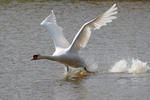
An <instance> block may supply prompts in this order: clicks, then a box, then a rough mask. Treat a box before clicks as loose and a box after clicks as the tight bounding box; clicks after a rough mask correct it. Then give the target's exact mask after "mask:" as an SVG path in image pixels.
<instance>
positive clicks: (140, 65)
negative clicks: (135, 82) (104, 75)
mask: <svg viewBox="0 0 150 100" xmlns="http://www.w3.org/2000/svg"><path fill="white" fill-rule="evenodd" d="M148 71H150V67H149V66H148V65H147V62H143V61H141V60H138V59H134V58H133V59H132V61H131V60H130V61H127V60H120V61H118V62H116V63H115V64H114V66H112V68H111V69H110V70H109V72H113V73H116V72H119V73H120V72H123V73H134V74H139V73H146V72H148Z"/></svg>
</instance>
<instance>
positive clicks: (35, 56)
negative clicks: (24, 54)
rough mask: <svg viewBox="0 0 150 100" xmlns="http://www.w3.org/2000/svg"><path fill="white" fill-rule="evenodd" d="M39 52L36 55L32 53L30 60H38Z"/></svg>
mask: <svg viewBox="0 0 150 100" xmlns="http://www.w3.org/2000/svg"><path fill="white" fill-rule="evenodd" d="M39 57H40V54H38V55H33V58H32V59H31V60H39Z"/></svg>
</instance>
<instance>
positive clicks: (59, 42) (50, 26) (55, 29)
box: [41, 11, 69, 49]
mask: <svg viewBox="0 0 150 100" xmlns="http://www.w3.org/2000/svg"><path fill="white" fill-rule="evenodd" d="M41 25H42V26H44V27H45V28H46V29H47V30H48V31H49V32H50V36H51V38H52V39H53V41H54V45H55V49H57V48H67V47H68V46H69V42H68V41H67V40H66V38H65V37H64V35H63V30H62V28H61V27H60V26H58V25H57V23H56V17H55V15H54V12H53V11H52V13H51V14H50V15H49V16H48V17H46V18H45V19H44V20H43V21H42V23H41Z"/></svg>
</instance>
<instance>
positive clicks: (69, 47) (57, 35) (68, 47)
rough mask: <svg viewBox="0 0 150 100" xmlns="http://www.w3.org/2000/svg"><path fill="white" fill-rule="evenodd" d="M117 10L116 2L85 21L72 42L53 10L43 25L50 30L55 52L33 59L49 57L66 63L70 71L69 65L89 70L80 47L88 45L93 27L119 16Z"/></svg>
mask: <svg viewBox="0 0 150 100" xmlns="http://www.w3.org/2000/svg"><path fill="white" fill-rule="evenodd" d="M116 10H117V7H116V4H114V5H113V6H112V7H111V8H110V9H108V10H107V11H106V12H105V13H103V14H102V15H100V16H98V17H97V18H95V19H93V20H91V21H89V22H87V23H85V24H84V25H83V26H82V27H81V29H80V30H79V32H78V33H77V34H76V36H75V38H74V39H73V41H72V43H71V44H69V42H68V41H67V40H66V38H65V37H64V35H63V32H62V28H61V27H60V26H58V25H57V23H56V18H55V15H54V13H53V11H52V13H51V14H50V15H49V16H48V17H47V18H45V20H43V21H42V23H41V25H42V26H44V27H45V28H46V29H47V30H48V31H49V32H50V35H51V37H52V39H53V41H54V44H55V52H54V53H53V55H52V56H42V55H34V56H33V59H32V60H39V59H48V60H52V61H57V62H60V63H62V64H64V65H65V66H66V67H67V71H69V68H68V66H71V67H74V68H79V67H82V68H84V69H85V70H86V71H87V69H86V67H87V65H86V63H85V61H84V60H83V59H82V58H81V57H80V56H79V55H78V51H79V50H80V48H84V47H85V46H86V44H87V42H88V40H89V38H90V35H91V30H92V29H94V30H95V29H100V28H101V27H102V26H105V25H107V23H110V22H112V20H113V19H116V18H117V17H115V16H113V15H115V14H117V11H116Z"/></svg>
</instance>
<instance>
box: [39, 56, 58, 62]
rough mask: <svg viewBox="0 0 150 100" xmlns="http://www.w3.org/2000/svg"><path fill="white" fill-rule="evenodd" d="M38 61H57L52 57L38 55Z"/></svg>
mask: <svg viewBox="0 0 150 100" xmlns="http://www.w3.org/2000/svg"><path fill="white" fill-rule="evenodd" d="M38 59H47V60H52V61H56V60H57V59H56V57H54V56H42V55H40V56H39V57H38Z"/></svg>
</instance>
